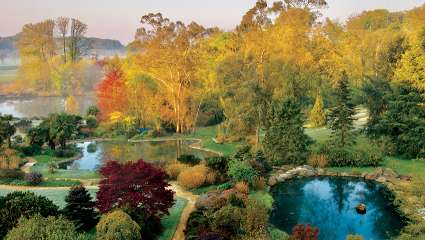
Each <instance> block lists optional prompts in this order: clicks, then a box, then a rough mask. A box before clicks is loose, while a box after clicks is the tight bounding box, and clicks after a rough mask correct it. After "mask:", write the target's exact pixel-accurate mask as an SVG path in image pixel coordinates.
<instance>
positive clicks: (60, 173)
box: [31, 155, 99, 180]
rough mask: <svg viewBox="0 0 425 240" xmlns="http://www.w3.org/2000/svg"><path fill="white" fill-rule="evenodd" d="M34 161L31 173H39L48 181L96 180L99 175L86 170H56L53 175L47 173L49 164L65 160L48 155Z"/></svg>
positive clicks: (40, 156)
mask: <svg viewBox="0 0 425 240" xmlns="http://www.w3.org/2000/svg"><path fill="white" fill-rule="evenodd" d="M34 159H35V160H36V161H37V163H36V164H35V165H34V166H33V167H32V168H31V171H33V172H40V173H42V174H43V176H44V177H45V178H49V179H82V180H84V179H96V178H99V173H98V172H95V171H88V170H65V169H56V170H55V172H54V173H50V172H49V168H48V166H49V163H50V162H57V161H61V160H64V159H65V158H56V157H52V156H48V155H38V156H35V157H34Z"/></svg>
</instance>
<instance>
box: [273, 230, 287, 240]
mask: <svg viewBox="0 0 425 240" xmlns="http://www.w3.org/2000/svg"><path fill="white" fill-rule="evenodd" d="M268 232H269V236H270V240H287V239H289V235H288V234H287V233H286V232H284V231H282V230H280V229H278V228H275V227H270V228H269V230H268Z"/></svg>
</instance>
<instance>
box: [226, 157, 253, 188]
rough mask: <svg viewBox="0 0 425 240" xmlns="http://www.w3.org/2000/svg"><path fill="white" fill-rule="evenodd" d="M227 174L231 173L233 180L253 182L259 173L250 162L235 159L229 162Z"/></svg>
mask: <svg viewBox="0 0 425 240" xmlns="http://www.w3.org/2000/svg"><path fill="white" fill-rule="evenodd" d="M227 175H229V177H230V178H231V179H232V181H233V182H247V183H252V179H253V178H254V177H255V176H256V175H257V173H256V172H255V170H254V168H252V167H251V166H250V165H249V164H248V163H246V162H244V161H238V160H233V161H231V162H230V164H229V170H228V171H227Z"/></svg>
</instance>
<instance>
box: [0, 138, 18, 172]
mask: <svg viewBox="0 0 425 240" xmlns="http://www.w3.org/2000/svg"><path fill="white" fill-rule="evenodd" d="M0 146H1V144H0ZM22 163H23V160H22V158H21V156H19V153H18V152H17V151H16V150H14V149H11V148H5V149H2V148H0V169H2V168H9V169H14V168H19V167H20V166H21V164H22Z"/></svg>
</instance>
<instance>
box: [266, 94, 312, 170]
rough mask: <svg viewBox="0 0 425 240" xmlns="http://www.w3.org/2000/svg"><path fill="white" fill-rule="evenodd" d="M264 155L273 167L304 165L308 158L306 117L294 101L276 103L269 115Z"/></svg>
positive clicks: (309, 140) (308, 138) (308, 141)
mask: <svg viewBox="0 0 425 240" xmlns="http://www.w3.org/2000/svg"><path fill="white" fill-rule="evenodd" d="M268 118H269V128H268V129H267V130H266V135H265V137H264V142H263V147H264V153H265V154H266V156H267V159H269V160H270V161H271V162H272V164H273V165H281V164H302V163H304V162H305V161H306V160H307V157H308V145H309V144H310V143H311V139H310V137H308V136H307V135H306V134H305V133H304V127H303V125H304V118H305V117H304V115H303V113H302V111H301V108H300V105H299V104H298V103H296V102H294V100H286V101H283V102H275V103H274V104H273V106H272V110H271V113H270V114H269V117H268Z"/></svg>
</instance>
